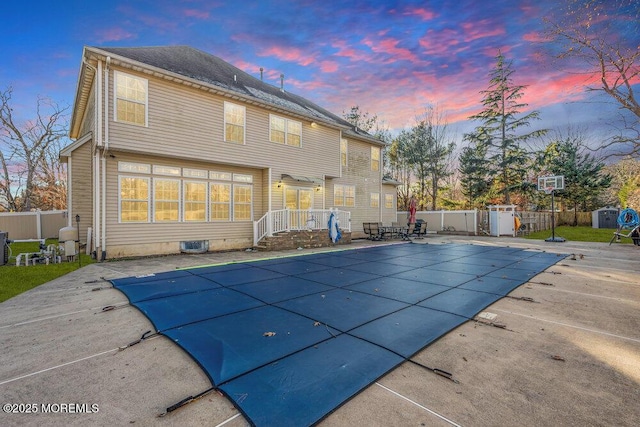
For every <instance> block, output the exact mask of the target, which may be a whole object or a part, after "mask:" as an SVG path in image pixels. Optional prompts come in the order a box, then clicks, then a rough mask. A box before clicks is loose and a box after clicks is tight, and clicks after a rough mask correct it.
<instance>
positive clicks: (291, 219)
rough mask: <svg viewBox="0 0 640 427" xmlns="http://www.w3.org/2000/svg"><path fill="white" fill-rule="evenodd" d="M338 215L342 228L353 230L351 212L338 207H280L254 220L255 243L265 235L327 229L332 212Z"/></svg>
mask: <svg viewBox="0 0 640 427" xmlns="http://www.w3.org/2000/svg"><path fill="white" fill-rule="evenodd" d="M332 212H333V213H335V214H336V215H338V224H339V226H340V229H341V230H344V231H351V212H348V211H340V210H337V209H280V210H277V211H269V212H267V213H266V214H264V215H263V216H262V218H260V219H259V220H258V221H254V222H253V245H254V246H256V245H257V244H258V242H259V241H260V240H261V239H262V238H264V237H265V236H273V234H274V233H281V232H283V231H292V230H327V229H328V228H329V226H328V223H329V216H330V215H331V213H332Z"/></svg>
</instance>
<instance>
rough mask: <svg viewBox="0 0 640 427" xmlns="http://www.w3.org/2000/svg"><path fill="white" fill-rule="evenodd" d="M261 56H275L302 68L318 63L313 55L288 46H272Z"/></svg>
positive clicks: (264, 50) (261, 53) (263, 51)
mask: <svg viewBox="0 0 640 427" xmlns="http://www.w3.org/2000/svg"><path fill="white" fill-rule="evenodd" d="M258 55H259V56H274V57H276V58H278V59H281V60H283V61H288V62H294V63H296V64H300V65H302V66H307V65H310V64H312V63H314V62H316V61H317V58H316V57H315V56H313V55H309V54H306V53H303V52H302V50H300V49H298V48H294V47H287V46H272V47H269V48H267V49H263V50H262V51H260V52H259V53H258Z"/></svg>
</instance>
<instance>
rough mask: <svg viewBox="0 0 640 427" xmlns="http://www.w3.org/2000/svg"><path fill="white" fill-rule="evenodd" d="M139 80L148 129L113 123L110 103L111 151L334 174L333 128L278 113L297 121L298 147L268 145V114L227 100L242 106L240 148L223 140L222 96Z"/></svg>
mask: <svg viewBox="0 0 640 427" xmlns="http://www.w3.org/2000/svg"><path fill="white" fill-rule="evenodd" d="M128 73H129V74H132V75H136V74H135V73H132V72H128ZM110 75H111V77H110V78H111V82H110V84H109V87H110V90H111V92H112V93H110V96H109V98H110V100H111V101H113V99H114V96H113V88H114V86H113V72H111V73H110ZM140 77H143V78H148V88H149V89H148V90H149V94H148V100H149V103H148V118H149V119H148V126H147V127H144V126H137V125H132V124H128V123H120V122H114V121H113V113H114V111H113V102H111V106H110V108H109V112H108V113H109V119H110V121H109V144H110V148H111V149H114V150H126V151H131V152H140V153H145V152H152V153H155V154H158V155H161V156H162V155H166V156H172V157H175V156H179V157H181V158H183V159H201V160H205V161H212V162H222V163H227V164H233V165H243V166H248V167H257V168H264V167H265V166H267V167H268V166H271V167H273V168H279V169H281V170H285V171H286V172H285V173H290V174H303V175H307V176H319V177H322V176H323V175H331V176H338V175H339V173H340V164H339V161H338V160H336V159H339V150H340V132H339V131H338V130H336V129H331V128H327V127H324V126H317V127H315V128H313V127H311V122H305V121H301V120H298V119H296V118H293V117H287V116H286V115H283V114H278V115H280V116H281V117H285V118H289V119H292V120H296V121H299V122H301V123H302V146H301V147H300V148H298V147H291V146H286V145H281V144H276V143H272V142H269V113H270V112H269V111H268V110H266V109H261V108H258V107H256V106H253V105H248V104H243V103H242V102H239V101H233V100H228V102H233V103H236V104H238V105H242V106H244V107H246V118H245V144H244V145H239V144H234V143H229V142H224V101H225V99H224V98H223V97H220V96H217V95H213V94H211V93H208V92H205V91H203V90H200V89H193V88H189V87H186V86H184V85H180V84H177V83H173V82H168V81H165V80H160V79H157V78H153V77H151V78H149V76H147V75H140ZM177 147H179V149H177Z"/></svg>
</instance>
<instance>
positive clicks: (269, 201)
mask: <svg viewBox="0 0 640 427" xmlns="http://www.w3.org/2000/svg"><path fill="white" fill-rule="evenodd" d="M268 171H269V179H268V186H269V193H268V194H267V197H268V200H267V212H271V206H272V197H273V189H272V188H271V186H272V184H273V182H272V178H271V168H269V169H268Z"/></svg>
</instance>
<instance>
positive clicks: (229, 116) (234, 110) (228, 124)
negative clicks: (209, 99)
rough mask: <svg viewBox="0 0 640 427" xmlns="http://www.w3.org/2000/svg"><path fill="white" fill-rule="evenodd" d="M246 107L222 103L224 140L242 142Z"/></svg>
mask: <svg viewBox="0 0 640 427" xmlns="http://www.w3.org/2000/svg"><path fill="white" fill-rule="evenodd" d="M245 116H246V109H245V107H243V106H242V105H237V104H232V103H231V102H225V103H224V140H225V141H226V142H234V143H236V144H244V129H245Z"/></svg>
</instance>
